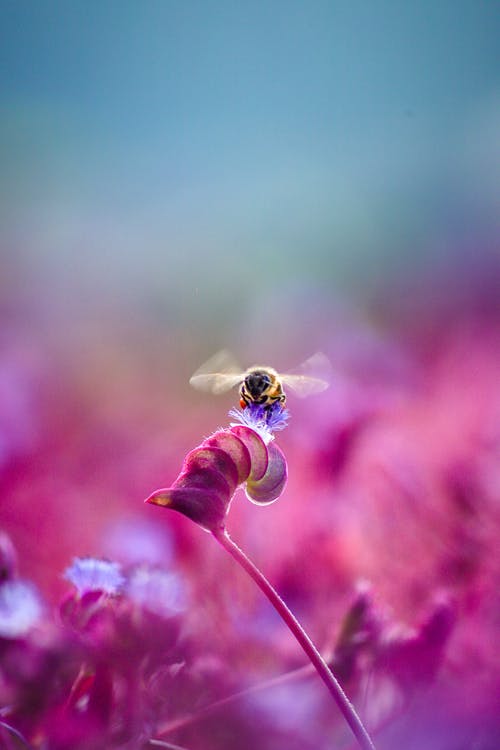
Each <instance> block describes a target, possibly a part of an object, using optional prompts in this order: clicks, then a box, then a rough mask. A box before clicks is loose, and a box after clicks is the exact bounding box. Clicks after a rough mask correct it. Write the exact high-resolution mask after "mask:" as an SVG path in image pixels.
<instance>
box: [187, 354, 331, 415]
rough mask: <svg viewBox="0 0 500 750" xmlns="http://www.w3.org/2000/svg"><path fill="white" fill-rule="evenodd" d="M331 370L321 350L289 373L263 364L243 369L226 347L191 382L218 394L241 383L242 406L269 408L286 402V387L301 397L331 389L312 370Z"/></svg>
mask: <svg viewBox="0 0 500 750" xmlns="http://www.w3.org/2000/svg"><path fill="white" fill-rule="evenodd" d="M329 369H330V363H329V361H328V359H327V358H326V357H325V355H324V354H321V353H319V352H318V353H317V354H314V355H313V356H312V357H309V359H307V360H306V361H305V362H303V363H302V365H300V367H299V368H297V370H296V372H293V373H289V374H286V375H283V374H281V373H278V372H277V371H276V370H275V369H274V368H273V367H267V366H263V365H253V366H252V367H249V368H248V369H247V370H244V371H242V370H241V368H240V367H239V366H238V364H237V363H236V361H235V360H234V359H233V357H232V355H231V354H230V353H229V352H228V351H227V350H225V349H223V350H222V351H220V352H218V353H217V354H215V355H214V356H213V357H211V358H210V359H209V360H208V361H207V362H205V364H204V365H202V366H201V367H200V368H199V369H198V370H197V371H196V372H195V373H194V375H192V376H191V378H190V380H189V382H190V384H191V385H192V386H193V387H194V388H198V389H199V390H202V391H209V392H210V393H217V394H218V393H224V392H225V391H228V390H230V389H231V388H234V386H236V385H239V387H240V391H239V395H240V406H241V408H242V409H245V408H246V407H247V406H249V404H259V405H261V406H263V407H264V409H265V410H268V409H269V408H270V407H271V406H272V405H273V404H275V403H277V402H279V403H280V404H281V405H282V406H284V405H285V402H286V394H285V391H284V390H283V386H286V387H287V388H290V389H291V390H292V391H294V392H295V393H296V394H297V396H301V397H304V396H310V395H311V394H313V393H321V391H324V390H325V389H326V388H328V386H329V382H328V381H327V380H324V379H323V378H319V377H317V376H316V375H313V374H312V373H320V372H321V373H324V372H327V371H328V370H329Z"/></svg>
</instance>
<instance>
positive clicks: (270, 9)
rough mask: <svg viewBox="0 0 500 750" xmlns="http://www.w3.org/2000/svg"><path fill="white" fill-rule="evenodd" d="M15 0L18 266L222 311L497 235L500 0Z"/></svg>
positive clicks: (355, 278) (68, 295) (4, 8)
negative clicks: (402, 0)
mask: <svg viewBox="0 0 500 750" xmlns="http://www.w3.org/2000/svg"><path fill="white" fill-rule="evenodd" d="M0 8H1V23H0V50H1V51H0V92H1V93H0V99H1V103H0V106H1V125H0V156H1V163H2V168H1V172H0V196H1V206H2V207H1V219H2V230H1V240H2V256H3V258H4V262H3V265H4V268H5V269H10V273H11V276H12V275H13V276H15V278H16V280H17V281H16V283H18V281H19V279H25V280H27V279H28V278H29V279H30V284H32V285H33V284H34V285H35V286H34V288H36V289H37V290H38V292H37V293H38V294H41V295H42V296H43V295H45V294H46V296H47V298H48V299H49V298H50V299H51V300H52V302H53V303H54V301H55V300H59V301H60V302H61V304H62V305H63V306H64V305H67V304H68V303H69V301H71V304H75V303H76V302H77V301H78V300H80V302H82V303H83V304H86V305H88V304H92V303H93V302H97V300H98V299H102V298H108V299H116V300H119V301H121V303H123V302H125V303H126V304H128V305H129V307H130V309H140V308H145V307H146V308H149V309H150V310H153V311H156V312H154V314H159V315H160V317H161V316H162V315H167V316H170V317H171V318H174V319H176V320H177V319H178V320H181V321H183V320H185V321H190V322H191V324H194V323H195V322H196V321H197V320H199V319H200V318H201V319H202V323H201V325H204V326H210V325H211V324H213V326H214V327H215V326H220V323H221V320H227V316H228V315H233V316H234V320H233V322H236V323H237V322H238V321H239V319H240V316H241V319H245V316H246V318H248V314H249V313H248V311H249V309H251V308H252V306H253V305H262V304H263V300H269V299H271V300H275V301H276V306H277V309H279V305H280V304H281V302H280V300H281V301H283V300H286V299H290V295H292V297H293V295H296V294H298V295H299V297H300V295H301V294H302V292H301V291H299V292H297V289H299V290H303V289H308V290H309V291H308V293H307V294H309V297H308V299H310V297H311V295H312V296H314V295H315V293H316V291H315V290H320V292H318V293H320V294H321V295H323V296H325V297H331V298H335V299H336V298H341V297H349V296H350V295H359V296H360V297H362V296H363V294H364V290H366V288H367V287H369V286H370V285H371V284H373V283H383V282H384V279H387V278H391V277H392V276H394V275H395V276H397V275H401V274H405V273H410V274H411V273H413V271H412V269H413V268H415V269H417V270H418V268H419V267H420V266H422V265H425V264H428V263H431V264H433V263H435V262H437V263H439V262H440V261H439V258H440V257H442V258H444V262H445V263H452V264H453V263H459V262H460V261H459V258H460V254H461V253H462V251H463V248H464V247H467V248H469V250H470V247H473V248H475V249H474V252H476V251H477V252H478V253H483V252H484V251H485V248H489V247H490V245H491V244H492V241H493V240H494V238H495V236H497V231H498V226H497V223H496V222H497V219H496V213H497V211H496V202H497V199H498V197H499V192H498V186H499V173H500V169H499V156H498V153H499V148H498V145H499V143H498V141H499V137H498V133H499V132H500V93H499V92H500V85H499V83H500V75H499V74H500V53H499V43H498V40H499V38H500V6H499V5H498V3H496V2H487V1H480V0H475V1H471V2H464V1H455V2H444V1H441V2H435V1H434V2H427V1H426V0H424V1H422V2H418V3H397V2H376V3H369V2H335V1H334V0H332V1H330V2H311V3H305V2H294V1H293V0H292V1H291V2H252V3H238V2H176V1H171V2H168V1H165V2H153V1H149V2H126V1H124V0H122V1H121V2H109V1H108V2H88V1H87V2H79V1H78V0H73V1H72V2H49V1H47V0H45V1H44V2H23V3H20V2H16V1H13V2H6V1H5V0H3V1H2V2H1V3H0ZM488 252H489V250H488ZM454 258H455V259H456V260H453V259H454ZM12 269H17V270H16V271H15V273H14V271H13V270H12ZM4 278H6V277H4ZM306 296H307V295H306ZM236 308H238V310H241V313H240V312H234V311H235V309H236ZM272 311H273V303H271V304H270V313H269V314H272ZM228 335H230V332H229V331H228Z"/></svg>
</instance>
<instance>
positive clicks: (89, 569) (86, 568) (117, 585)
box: [64, 557, 125, 596]
mask: <svg viewBox="0 0 500 750" xmlns="http://www.w3.org/2000/svg"><path fill="white" fill-rule="evenodd" d="M64 577H65V578H67V580H68V581H71V583H72V584H73V586H75V588H76V589H77V590H78V593H79V594H80V595H82V596H83V595H84V594H86V593H88V592H90V591H102V592H103V593H105V594H117V593H118V592H119V591H120V589H121V588H122V586H123V584H124V583H125V578H124V577H123V575H122V573H121V572H120V565H119V563H116V562H110V561H109V560H99V559H96V558H94V557H75V558H74V560H73V564H72V565H70V567H69V568H66V570H65V571H64Z"/></svg>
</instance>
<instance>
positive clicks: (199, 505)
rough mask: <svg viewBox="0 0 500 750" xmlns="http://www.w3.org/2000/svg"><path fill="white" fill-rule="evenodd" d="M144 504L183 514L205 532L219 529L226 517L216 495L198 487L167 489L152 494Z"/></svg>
mask: <svg viewBox="0 0 500 750" xmlns="http://www.w3.org/2000/svg"><path fill="white" fill-rule="evenodd" d="M146 502H147V503H151V504H152V505H161V506H163V507H165V508H171V509H172V510H176V511H178V512H179V513H183V514H184V515H185V516H187V517H188V518H190V519H191V520H192V521H194V522H195V523H197V524H199V525H200V526H201V527H202V529H205V531H214V530H215V529H217V528H220V526H221V525H222V524H223V522H224V518H225V516H226V505H225V504H224V503H223V502H222V501H221V499H220V497H219V496H218V495H217V493H215V492H214V493H211V492H209V491H208V490H203V489H200V488H199V487H181V488H177V487H167V488H166V489H164V490H157V491H156V492H153V494H152V495H150V496H149V497H148V499H147V500H146Z"/></svg>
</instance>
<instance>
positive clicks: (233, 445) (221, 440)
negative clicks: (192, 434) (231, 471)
mask: <svg viewBox="0 0 500 750" xmlns="http://www.w3.org/2000/svg"><path fill="white" fill-rule="evenodd" d="M203 445H206V446H212V447H215V448H220V449H221V450H223V451H224V452H225V453H226V454H227V455H228V456H230V457H231V458H232V459H233V461H234V463H235V465H236V469H237V471H238V484H242V483H243V482H245V481H246V480H247V479H248V475H249V474H250V468H251V459H250V452H249V450H248V448H247V446H246V445H245V443H244V442H243V441H242V440H240V438H239V437H237V436H236V435H235V434H234V432H229V431H228V430H219V432H216V433H215V434H214V435H212V436H211V437H209V438H207V440H204V442H203Z"/></svg>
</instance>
